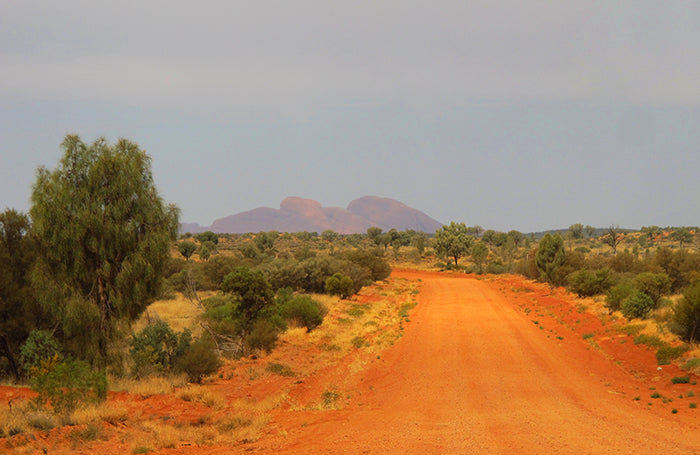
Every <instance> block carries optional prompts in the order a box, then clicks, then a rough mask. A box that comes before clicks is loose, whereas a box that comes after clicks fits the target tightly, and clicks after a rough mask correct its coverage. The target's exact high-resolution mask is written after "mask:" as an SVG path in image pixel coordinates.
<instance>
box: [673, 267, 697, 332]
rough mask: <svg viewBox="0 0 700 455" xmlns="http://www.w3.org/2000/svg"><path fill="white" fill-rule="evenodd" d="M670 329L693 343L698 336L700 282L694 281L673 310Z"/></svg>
mask: <svg viewBox="0 0 700 455" xmlns="http://www.w3.org/2000/svg"><path fill="white" fill-rule="evenodd" d="M671 329H672V330H673V331H674V332H675V333H676V334H678V336H680V337H681V338H682V339H683V340H685V341H687V342H690V343H693V342H696V341H697V340H698V337H699V336H700V281H696V282H695V284H693V286H691V287H690V288H689V289H688V290H687V291H686V292H685V293H684V294H683V298H682V299H681V300H680V301H679V302H678V303H677V304H676V306H675V307H674V308H673V323H672V325H671Z"/></svg>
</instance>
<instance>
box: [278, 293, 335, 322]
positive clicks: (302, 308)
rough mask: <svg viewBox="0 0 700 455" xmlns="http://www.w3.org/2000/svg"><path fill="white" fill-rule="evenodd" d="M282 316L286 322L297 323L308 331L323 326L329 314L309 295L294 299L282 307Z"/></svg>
mask: <svg viewBox="0 0 700 455" xmlns="http://www.w3.org/2000/svg"><path fill="white" fill-rule="evenodd" d="M279 311H280V315H281V316H282V317H283V318H284V319H285V320H286V321H296V322H297V324H299V325H300V326H304V327H306V329H307V331H311V330H313V329H314V328H316V327H318V326H319V325H321V323H322V322H323V318H324V316H325V315H326V313H327V312H328V311H327V310H326V308H325V307H324V306H323V305H321V304H320V303H318V302H317V301H315V300H314V299H312V298H311V297H310V296H308V295H299V296H296V297H292V298H291V299H289V300H287V301H286V302H284V303H283V304H282V305H281V306H280V310H279Z"/></svg>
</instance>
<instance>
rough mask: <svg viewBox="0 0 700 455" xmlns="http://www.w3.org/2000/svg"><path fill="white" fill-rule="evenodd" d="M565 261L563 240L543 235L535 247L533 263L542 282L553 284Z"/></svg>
mask: <svg viewBox="0 0 700 455" xmlns="http://www.w3.org/2000/svg"><path fill="white" fill-rule="evenodd" d="M565 260H566V252H565V250H564V239H562V237H561V235H559V234H556V235H551V234H545V235H544V237H542V240H540V243H539V245H538V246H537V253H536V254H535V263H536V264H537V268H538V269H539V270H540V275H541V277H542V279H543V280H544V281H546V282H547V283H550V284H555V282H556V278H557V272H558V271H559V268H560V267H561V266H562V265H563V264H564V261H565Z"/></svg>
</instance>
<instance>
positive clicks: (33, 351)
mask: <svg viewBox="0 0 700 455" xmlns="http://www.w3.org/2000/svg"><path fill="white" fill-rule="evenodd" d="M62 357H63V353H62V350H61V346H60V344H59V343H58V341H57V340H56V338H54V336H53V335H52V334H51V332H49V331H47V330H32V331H31V333H30V334H29V337H27V340H26V341H25V342H24V344H23V345H22V349H21V350H20V360H21V362H22V367H23V368H24V370H25V371H26V372H28V373H29V374H30V375H37V374H40V372H39V371H38V370H39V369H41V368H42V364H43V365H46V364H47V363H50V362H56V361H60V360H61V359H62Z"/></svg>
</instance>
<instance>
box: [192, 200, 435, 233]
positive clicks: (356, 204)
mask: <svg viewBox="0 0 700 455" xmlns="http://www.w3.org/2000/svg"><path fill="white" fill-rule="evenodd" d="M373 226H376V227H379V228H382V229H383V230H385V231H388V230H389V229H392V228H395V229H397V230H399V231H404V230H406V229H414V230H416V231H423V232H427V233H433V232H435V231H436V230H437V229H439V228H441V227H442V224H441V223H440V222H438V221H436V220H434V219H433V218H431V217H429V216H428V215H426V214H425V213H423V212H421V211H420V210H416V209H413V208H411V207H409V206H407V205H405V204H402V203H401V202H399V201H396V200H394V199H389V198H380V197H375V196H365V197H361V198H359V199H355V200H354V201H352V202H351V203H350V204H349V205H348V208H347V209H343V208H339V207H328V208H324V207H322V206H321V204H320V203H319V202H317V201H314V200H312V199H303V198H300V197H288V198H286V199H285V200H283V201H282V203H281V204H280V208H279V209H272V208H268V207H259V208H257V209H253V210H249V211H247V212H242V213H238V214H236V215H231V216H227V217H225V218H219V219H218V220H216V221H214V223H212V225H211V226H210V227H208V228H207V227H200V226H199V225H197V224H196V223H186V224H183V225H182V228H183V232H185V231H187V232H193V233H194V232H202V231H207V230H210V231H214V232H219V233H231V234H235V233H245V232H260V231H280V232H301V231H308V232H319V233H321V232H323V231H325V230H326V229H332V230H333V231H335V232H337V233H339V234H354V233H358V234H360V233H365V232H367V228H370V227H373ZM186 227H187V228H189V229H187V230H185V228H186Z"/></svg>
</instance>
